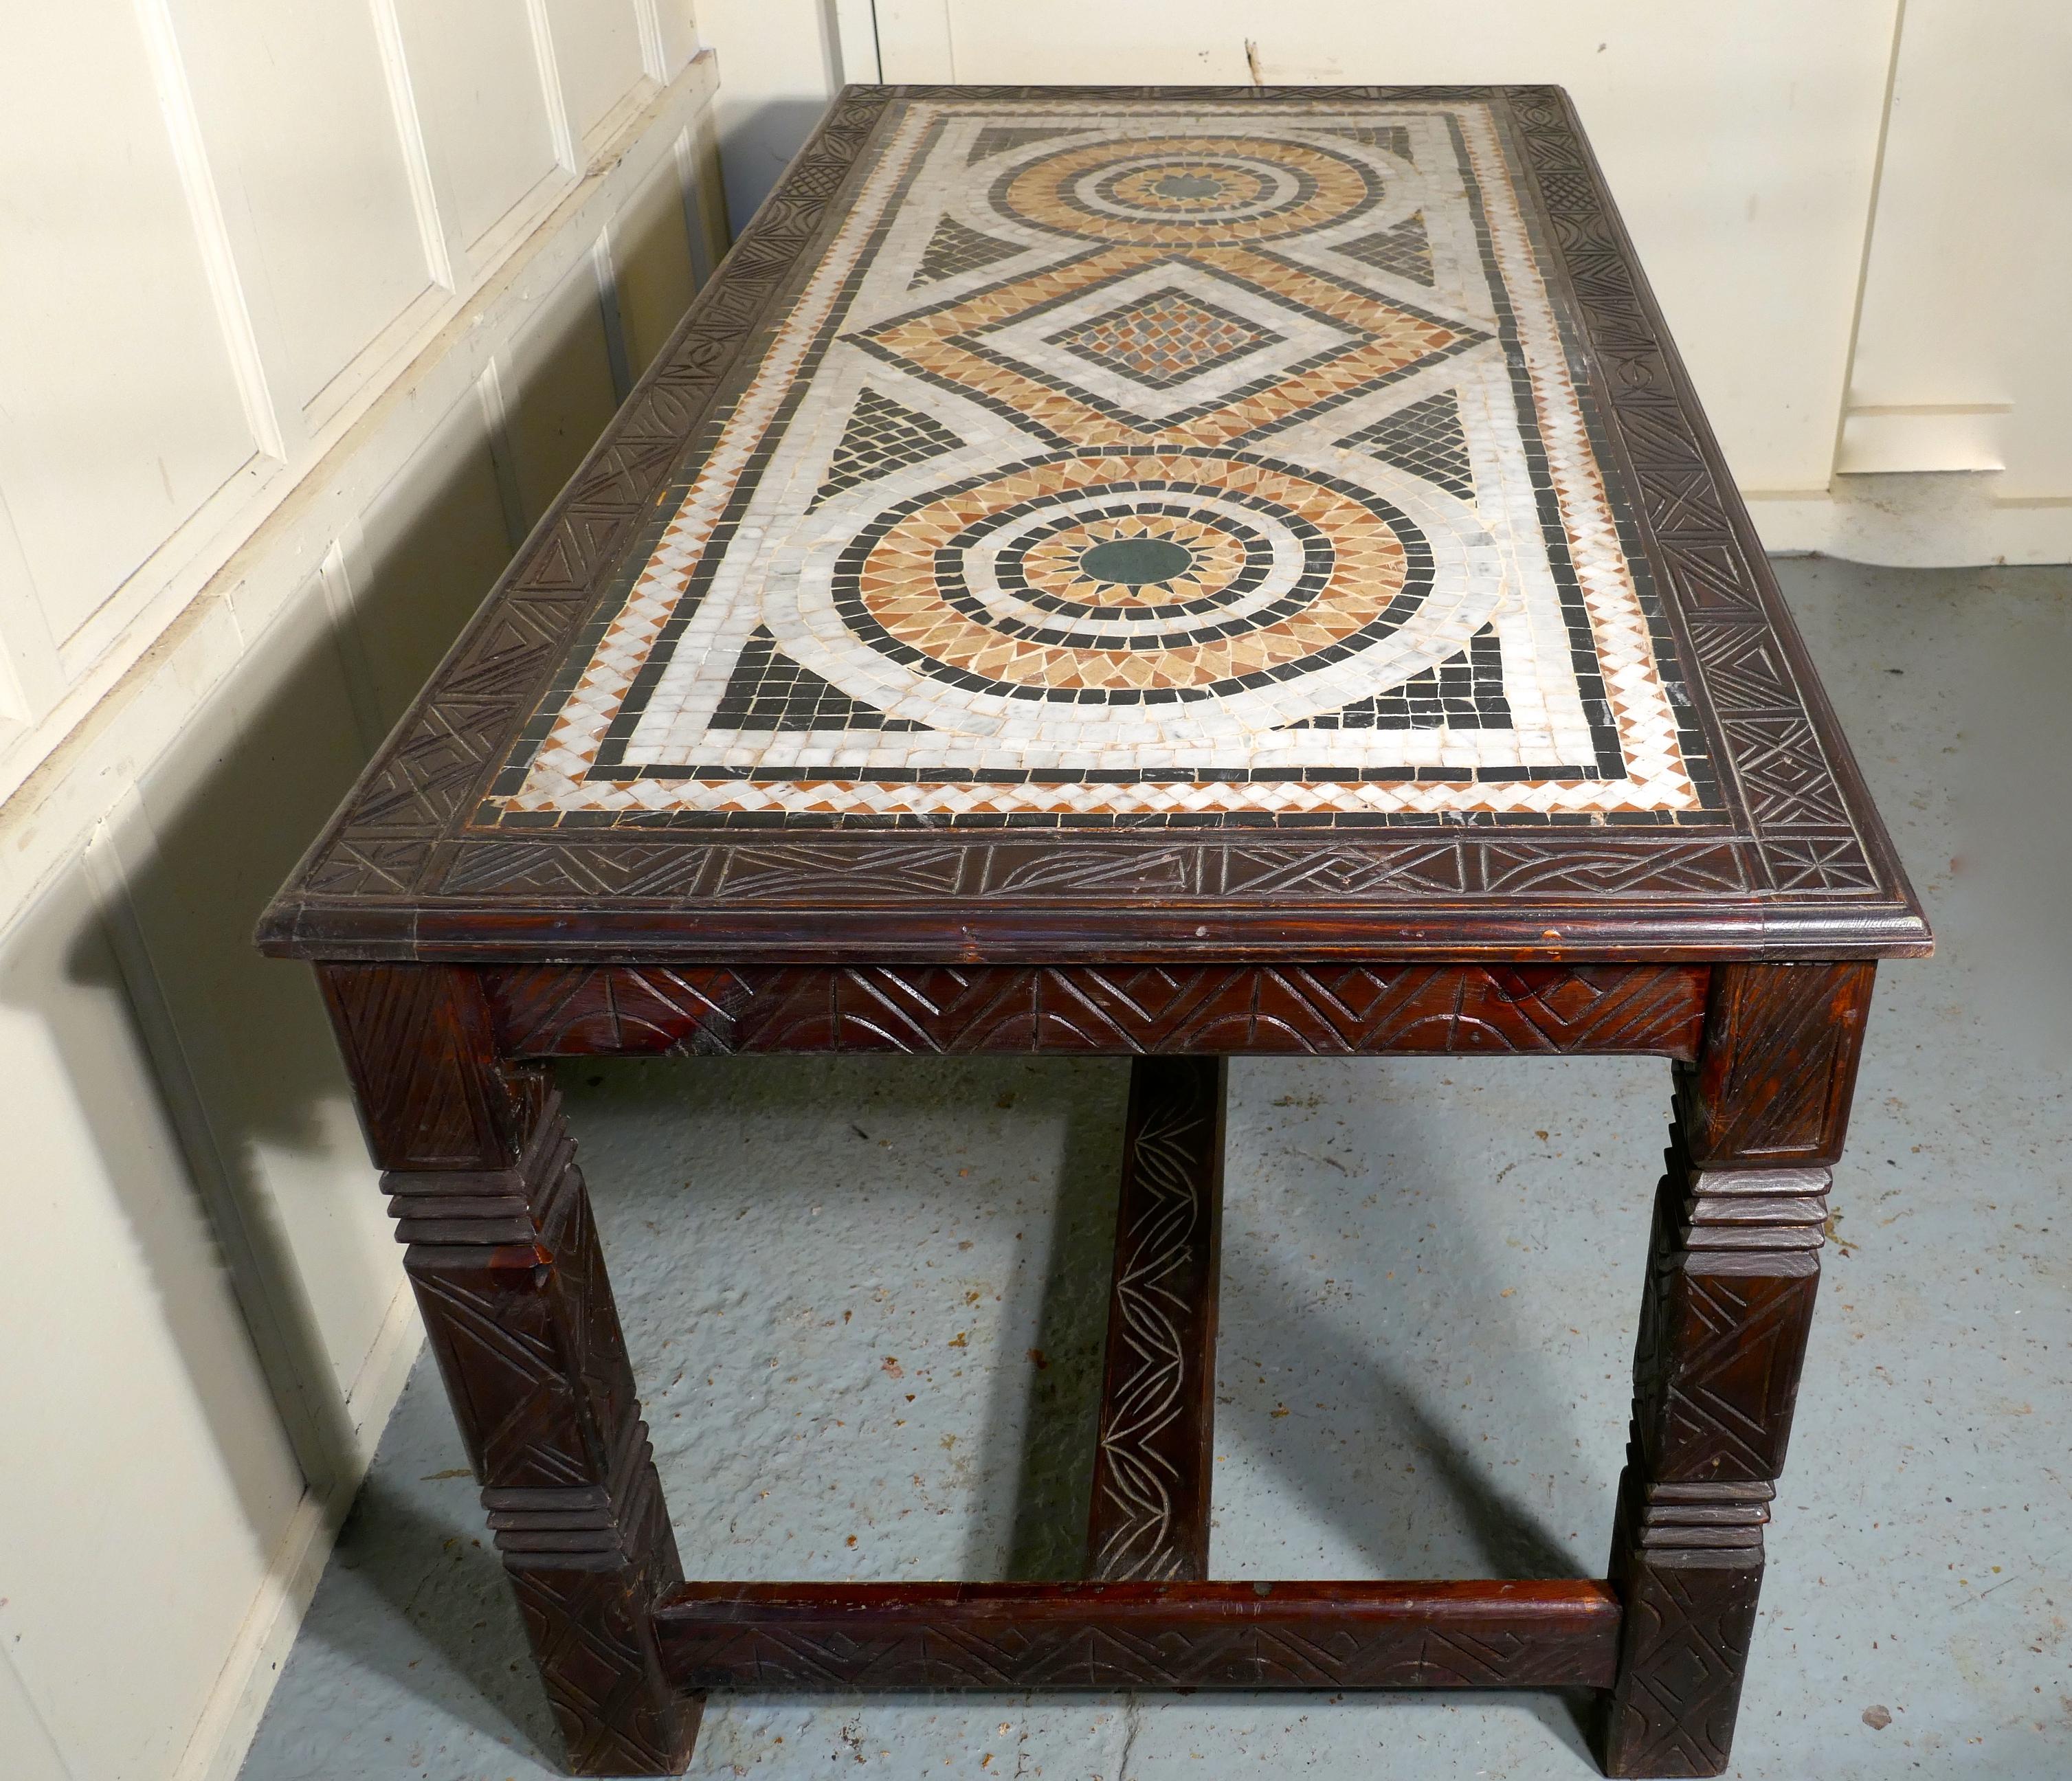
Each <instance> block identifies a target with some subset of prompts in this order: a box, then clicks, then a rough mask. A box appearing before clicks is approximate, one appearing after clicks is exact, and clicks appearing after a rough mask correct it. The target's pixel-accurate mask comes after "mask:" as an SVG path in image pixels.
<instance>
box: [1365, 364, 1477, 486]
mask: <svg viewBox="0 0 2072 1781" xmlns="http://www.w3.org/2000/svg"><path fill="white" fill-rule="evenodd" d="M1345 443H1346V445H1358V446H1359V447H1360V448H1361V449H1363V450H1366V451H1370V452H1371V453H1374V455H1375V457H1377V458H1380V459H1381V460H1382V461H1383V462H1384V463H1389V464H1394V465H1396V466H1397V467H1398V468H1399V469H1401V470H1408V471H1409V472H1410V474H1412V476H1421V477H1423V478H1424V479H1425V480H1426V481H1427V482H1437V484H1438V485H1439V486H1440V487H1441V488H1442V489H1444V490H1445V491H1446V492H1447V493H1448V494H1457V495H1458V496H1459V497H1460V498H1461V499H1462V500H1463V501H1472V500H1474V498H1475V473H1474V467H1473V466H1471V465H1470V463H1469V462H1468V439H1467V435H1466V433H1463V432H1462V431H1461V404H1460V402H1459V400H1458V399H1457V398H1456V397H1455V396H1454V395H1453V392H1452V391H1451V390H1442V391H1441V392H1440V393H1439V394H1438V395H1437V396H1427V397H1425V399H1424V400H1423V401H1421V402H1413V403H1412V404H1410V406H1409V407H1408V408H1400V409H1399V410H1397V412H1395V413H1394V414H1392V415H1390V416H1388V417H1387V419H1385V420H1381V421H1376V422H1375V424H1374V425H1372V426H1371V427H1363V428H1362V429H1360V431H1359V432H1358V433H1351V434H1349V435H1348V436H1347V437H1346V441H1345Z"/></svg>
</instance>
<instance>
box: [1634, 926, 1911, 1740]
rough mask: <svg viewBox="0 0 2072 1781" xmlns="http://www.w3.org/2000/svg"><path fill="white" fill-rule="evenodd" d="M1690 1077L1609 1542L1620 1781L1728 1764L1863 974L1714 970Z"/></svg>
mask: <svg viewBox="0 0 2072 1781" xmlns="http://www.w3.org/2000/svg"><path fill="white" fill-rule="evenodd" d="M1720 979H1721V980H1720V982H1719V983H1717V985H1716V988H1715V991H1714V995H1715V1001H1714V1005H1713V1009H1712V1017H1711V1019H1710V1020H1708V1024H1707V1028H1706V1048H1705V1050H1704V1053H1703V1054H1702V1055H1701V1056H1700V1058H1699V1060H1698V1061H1697V1063H1696V1065H1695V1066H1692V1067H1688V1068H1686V1069H1682V1070H1680V1071H1679V1085H1678V1094H1677V1097H1676V1114H1675V1122H1674V1124H1673V1126H1672V1127H1671V1136H1670V1146H1669V1152H1668V1158H1667V1162H1668V1169H1667V1174H1666V1175H1665V1176H1663V1181H1662V1185H1661V1188H1660V1190H1659V1193H1658V1195H1657V1198H1656V1202H1655V1227H1654V1232H1653V1234H1652V1237H1651V1241H1650V1247H1649V1261H1648V1277H1647V1286H1646V1293H1645V1295H1644V1298H1643V1300H1642V1308H1641V1329H1640V1340H1639V1344H1638V1349H1637V1351H1636V1354H1635V1358H1634V1420H1633V1433H1632V1436H1631V1439H1630V1444H1629V1448H1628V1454H1627V1460H1626V1471H1625V1474H1624V1475H1623V1477H1622V1479H1621V1481H1620V1487H1619V1499H1618V1519H1617V1522H1616V1525H1615V1526H1614V1532H1613V1536H1612V1557H1611V1567H1610V1569H1611V1576H1612V1582H1613V1583H1614V1586H1616V1587H1617V1588H1618V1590H1619V1593H1620V1596H1621V1598H1622V1602H1623V1603H1624V1605H1625V1610H1626V1618H1625V1623H1624V1627H1623V1633H1622V1644H1621V1649H1620V1656H1619V1673H1618V1680H1617V1681H1616V1683H1615V1684H1614V1687H1613V1689H1612V1692H1611V1693H1610V1696H1609V1701H1608V1702H1607V1723H1606V1728H1605V1769H1606V1771H1607V1772H1608V1773H1609V1774H1611V1775H1718V1774H1720V1773H1721V1772H1722V1771H1724V1770H1725V1767H1726V1766H1727V1762H1728V1758H1729V1752H1730V1751H1731V1749H1732V1746H1733V1731H1734V1718H1735V1714H1736V1713H1737V1709H1738V1708H1739V1705H1740V1702H1741V1684H1742V1679H1743V1677H1744V1676H1745V1673H1746V1670H1747V1665H1748V1659H1749V1639H1750V1637H1751V1635H1753V1631H1754V1630H1755V1619H1756V1607H1757V1596H1758V1594H1759V1593H1760V1590H1761V1588H1762V1566H1763V1533H1762V1530H1763V1527H1764V1525H1765V1524H1766V1522H1767V1521H1768V1520H1769V1519H1770V1499H1771V1497H1772V1496H1773V1495H1774V1491H1775V1487H1776V1480H1777V1478H1778V1474H1779V1472H1780V1471H1782V1469H1783V1465H1784V1451H1785V1443H1786V1440H1787V1438H1789V1436H1790V1430H1791V1413H1792V1407H1793V1406H1794V1402H1795V1401H1796V1400H1797V1397H1798V1393H1799V1372H1800V1369H1801V1367H1802V1365H1803V1362H1804V1360H1805V1355H1806V1342H1807V1332H1808V1331H1809V1330H1810V1328H1811V1323H1812V1318H1813V1300H1814V1295H1815V1291H1816V1289H1817V1288H1818V1287H1819V1267H1820V1260H1819V1251H1820V1245H1821V1241H1822V1231H1823V1225H1824V1224H1825V1221H1826V1219H1827V1191H1828V1187H1829V1184H1830V1181H1831V1174H1830V1172H1829V1170H1828V1169H1827V1167H1808V1166H1794V1167H1776V1166H1775V1163H1776V1161H1777V1159H1778V1158H1780V1157H1782V1158H1785V1159H1788V1160H1790V1162H1791V1163H1794V1164H1797V1165H1803V1164H1805V1163H1810V1162H1812V1161H1815V1160H1819V1161H1822V1162H1825V1161H1831V1160H1832V1159H1834V1158H1835V1157H1836V1155H1838V1154H1839V1152H1840V1147H1841V1138H1842V1132H1843V1128H1844V1125H1845V1123H1846V1121H1847V1118H1848V1091H1849V1088H1850V1085H1852V1083H1853V1081H1854V1079H1855V1074H1856V1058H1857V1056H1858V1053H1859V1051H1860V1045H1861V1042H1862V1037H1863V1028H1864V1015H1865V1012H1867V1009H1868V1002H1869V996H1870V987H1871V986H1870V971H1869V970H1868V968H1867V967H1864V966H1852V965H1798V966H1791V965H1777V966H1742V967H1737V968H1736V969H1734V970H1733V971H1723V972H1722V973H1721V974H1720Z"/></svg>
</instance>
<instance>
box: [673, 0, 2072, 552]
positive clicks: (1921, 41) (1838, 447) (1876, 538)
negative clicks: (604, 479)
mask: <svg viewBox="0 0 2072 1781" xmlns="http://www.w3.org/2000/svg"><path fill="white" fill-rule="evenodd" d="M700 17H701V20H702V22H703V25H704V30H705V39H706V41H708V42H709V43H713V44H716V45H717V47H718V49H719V53H720V55H721V58H722V62H723V64H724V65H725V68H726V81H725V83H724V85H723V86H722V91H721V94H720V121H721V130H722V137H723V139H724V141H725V142H726V181H727V195H728V199H729V202H730V205H731V207H732V210H733V213H734V217H735V219H736V220H737V221H738V220H740V219H741V218H742V217H743V216H745V215H746V213H747V211H749V210H750V209H752V208H753V207H754V205H755V204H756V203H758V202H759V201H760V199H761V198H762V196H763V193H764V192H765V191H767V189H768V188H769V186H770V183H771V181H772V180H773V179H775V176H776V174H777V172H778V170H779V169H780V168H782V166H783V164H784V162H785V160H786V158H787V157H788V156H789V154H791V150H792V149H793V148H795V147H796V146H797V144H798V142H799V141H800V138H801V137H802V135H803V133H804V128H805V125H806V121H807V120H808V119H809V118H810V117H812V115H813V114H814V113H816V112H817V110H818V109H819V107H820V105H821V104H822V103H824V100H825V98H826V96H827V95H828V92H831V91H832V90H833V86H834V85H835V84H838V83H839V81H840V80H843V79H847V80H876V79H878V78H881V73H880V71H881V70H882V78H883V79H885V80H960V81H972V82H1014V83H1020V82H1036V83H1043V82H1074V81H1084V82H1090V83H1097V82H1103V81H1108V82H1122V81H1129V82H1134V81H1170V82H1190V81H1196V82H1198V81H1213V82H1217V83H1222V84H1233V85H1243V84H1246V83H1247V82H1248V81H1252V80H1261V81H1265V82H1268V83H1271V84H1289V85H1303V84H1317V83H1324V82H1337V81H1351V82H1363V83H1364V82H1375V81H1383V82H1418V81H1427V82H1448V81H1462V82H1482V81H1552V82H1557V83H1559V84H1561V85H1563V86H1565V87H1566V88H1568V91H1569V92H1571V93H1572V94H1573V95H1574V96H1575V99H1576V101H1577V105H1578V106H1579V108H1580V109H1581V112H1582V115H1583V121H1584V123H1585V125H1586V126H1587V127H1588V129H1589V132H1590V136H1591V139H1592V141H1593V143H1594V144H1595V146H1596V148H1597V154H1598V157H1599V158H1600V159H1601V161H1602V162H1603V163H1604V166H1605V173H1606V174H1607V176H1608V177H1609V179H1610V181H1611V183H1612V187H1613V189H1614V192H1615V193H1616V194H1617V195H1618V201H1619V207H1620V209H1621V211H1622V212H1623V214H1624V215H1625V217H1626V222H1627V224H1628V225H1629V226H1630V228H1631V229H1632V232H1633V234H1634V240H1636V242H1637V243H1638V246H1639V249H1640V253H1641V257H1642V261H1644V262H1645V263H1646V268H1647V271H1648V274H1649V277H1650V278H1651V281H1652V282H1653V284H1654V285H1655V291H1656V293H1657V295H1658V296H1659V297H1660V298H1661V300H1662V304H1663V309H1664V310H1666V311H1667V314H1668V317H1669V320H1670V323H1671V326H1672V327H1673V328H1674V329H1675V333H1676V338H1677V340H1678V343H1679V344H1680V346H1681V347H1683V352H1684V355H1685V357H1686V358H1687V359H1688V360H1689V362H1690V365H1691V370H1692V375H1693V376H1694V377H1695V378H1696V382H1697V385H1698V389H1699V392H1700V395H1701V396H1702V397H1703V398H1704V404H1705V407H1706V410H1707V412H1708V414H1709V415H1710V417H1711V418H1712V423H1713V425H1714V426H1715V427H1716V429H1717V430H1718V432H1719V434H1720V443H1721V444H1722V445H1723V446H1724V447H1725V451H1726V454H1727V458H1728V461H1729V463H1730V464H1731V465H1732V466H1733V469H1734V472H1735V474H1736V477H1737V479H1738V480H1739V482H1740V483H1741V489H1742V491H1743V493H1744V494H1745V495H1746V496H1747V497H1748V499H1749V507H1750V509H1751V511H1753V515H1754V517H1755V521H1756V524H1757V527H1759V528H1760V529H1761V531H1762V536H1763V538H1764V540H1765V541H1766V543H1767V544H1769V545H1770V548H1772V549H1774V550H1786V551H1789V550H1819V551H1829V552H1835V553H1836V554H1839V555H1844V556H1856V557H1860V558H1863V559H1865V560H1870V561H1874V562H1891V563H1915V564H1938V563H1942V564H1951V563H1984V562H1991V561H1994V560H2005V561H2012V562H2060V561H2064V560H2068V559H2072V420H2068V417H2072V328H2067V327H2066V326H2065V325H2064V319H2063V318H2064V314H2065V311H2066V291H2067V289H2072V203H2068V202H2067V199H2066V193H2067V192H2068V191H2072V108H2069V107H2067V106H2066V104H2065V102H2064V94H2065V92H2066V89H2067V88H2068V86H2072V8H2068V7H2066V6H2065V5H2064V4H2063V3H2062V0H1823V3H1822V4H1819V5H1807V4H1805V3H1804V0H1710V3H1708V4H1705V5H1694V4H1681V5H1666V4H1662V3H1660V0H1653V3H1651V0H1563V3H1562V4H1560V5H1559V6H1553V5H1548V4H1547V3H1546V0H1469V3H1467V4H1440V5H1434V4H1433V0H1302V3H1301V4H1299V5H1285V4H1274V3H1271V0H1129V3H1128V4H1127V5H1118V4H1116V0H1016V3H1014V4H1013V5H1007V4H1003V3H1001V0H875V3H873V0H701V5H700ZM737 46H738V47H737Z"/></svg>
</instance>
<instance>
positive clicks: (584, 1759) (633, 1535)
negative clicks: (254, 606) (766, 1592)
mask: <svg viewBox="0 0 2072 1781" xmlns="http://www.w3.org/2000/svg"><path fill="white" fill-rule="evenodd" d="M322 975H323V985H324V992H325V998H326V1000H327V1002H328V1003H329V1004H330V1007H331V1018H332V1021H333V1024H334V1025H335V1027H336V1028H337V1031H338V1035H339V1043H340V1044H341V1046H342V1047H343V1050H344V1052H345V1055H346V1059H347V1065H348V1066H349V1068H350V1069H351V1070H352V1076H353V1080H354V1082H355V1085H356V1087H357V1090H358V1091H359V1095H360V1108H361V1113H362V1116H363V1118H364V1121H365V1123H366V1126H367V1131H368V1141H369V1143H371V1144H372V1147H373V1149H374V1151H375V1155H376V1160H377V1161H378V1162H379V1163H380V1164H381V1165H382V1167H383V1168H384V1170H385V1171H386V1173H385V1174H384V1176H383V1184H384V1187H386V1188H387V1189H388V1191H389V1193H390V1195H391V1196H393V1197H392V1198H391V1200H390V1201H389V1210H390V1211H391V1213H393V1214H394V1216H395V1217H396V1219H397V1236H398V1237H399V1238H400V1239H401V1241H405V1242H406V1243H408V1244H409V1245H410V1246H409V1251H408V1253H407V1254H405V1258H404V1266H405V1268H406V1269H407V1270H408V1271H409V1276H410V1280H411V1283H412V1285H413V1287H415V1288H416V1289H417V1305H418V1308H419V1310H420V1311H421V1312H422V1314H423V1316H424V1319H425V1327H426V1330H427V1331H428V1332H429V1333H430V1337H431V1342H432V1348H433V1352H434V1353H435V1354H437V1356H438V1362H439V1370H440V1372H441V1373H442V1375H443V1376H444V1377H445V1380H446V1391H447V1393H448V1395H449V1396H450V1397H451V1399H452V1401H453V1407H454V1415H455V1417H456V1418H457V1419H458V1422H459V1423H460V1428H461V1434H462V1436H463V1438H464V1439H465V1441H466V1442H467V1451H468V1458H469V1459H470V1460H471V1462H472V1463H473V1464H474V1467H475V1476H476V1477H477V1478H478V1479H479V1480H480V1481H481V1483H482V1486H483V1491H482V1500H483V1505H484V1507H485V1508H487V1510H488V1511H489V1525H490V1526H491V1529H494V1530H495V1539H496V1545H497V1549H498V1550H499V1551H500V1552H501V1553H503V1555H504V1567H505V1569H506V1570H507V1571H508V1573H509V1574H510V1577H511V1581H512V1586H513V1587H514V1588H515V1589H516V1592H517V1595H518V1600H519V1605H520V1607H521V1608H522V1609H523V1611H524V1617H525V1626H526V1630H527V1631H528V1634H529V1635H530V1636H531V1639H532V1653H533V1656H534V1659H535V1660H536V1661H537V1663H538V1664H539V1667H540V1674H541V1678H542V1680H544V1681H545V1685H546V1689H547V1693H548V1697H549V1699H550V1700H551V1701H552V1702H553V1708H554V1714H555V1717H556V1718H557V1720H559V1721H560V1723H561V1731H562V1734H563V1736H564V1737H565V1738H566V1739H567V1741H568V1748H569V1767H570V1769H571V1771H573V1772H574V1773H576V1774H578V1775H676V1774H679V1773H680V1772H681V1771H683V1770H684V1768H685V1767H686V1766H687V1765H688V1763H689V1760H690V1754H691V1744H692V1741H693V1738H695V1737H696V1735H697V1724H698V1716H699V1712H700V1705H701V1703H700V1698H699V1697H696V1696H680V1695H678V1694H676V1693H675V1692H674V1691H673V1690H672V1689H671V1687H670V1685H669V1684H668V1681H667V1680H665V1679H664V1676H663V1672H662V1668H661V1662H660V1654H659V1652H658V1650H657V1648H656V1641H655V1634H654V1627H653V1624H652V1615H653V1609H654V1605H655V1602H656V1598H657V1597H658V1596H660V1595H661V1594H664V1593H665V1592H667V1591H668V1590H671V1589H672V1588H674V1587H675V1586H676V1585H678V1584H680V1582H682V1581H683V1571H682V1568H681V1566H680V1564H679V1562H678V1561H677V1557H676V1537H675V1536H674V1535H673V1534H672V1532H671V1531H670V1528H669V1521H668V1513H667V1512H666V1511H665V1509H664V1507H663V1503H662V1496H661V1487H660V1480H659V1479H657V1477H656V1472H655V1467H654V1463H653V1460H652V1458H651V1456H650V1450H649V1447H648V1429H647V1425H646V1424H645V1423H644V1422H642V1421H641V1419H640V1406H639V1401H638V1399H637V1398H636V1397H635V1395H634V1389H633V1375H632V1372H631V1368H630V1367H629V1366H628V1364H627V1357H626V1344H625V1340H624V1338H623V1336H622V1334H621V1333H620V1330H619V1313H618V1309H617V1307H615V1305H614V1304H613V1303H612V1298H611V1282H610V1281H609V1280H608V1279H606V1276H605V1271H604V1258H603V1255H602V1252H601V1251H600V1250H599V1249H598V1239H597V1230H596V1226H595V1225H594V1223H593V1221H592V1219H591V1216H590V1196H589V1194H588V1192H587V1191H586V1189H585V1188H584V1185H583V1179H582V1172H581V1171H580V1170H579V1169H578V1167H576V1161H575V1146H574V1142H573V1140H572V1139H570V1138H569V1135H568V1129H567V1126H566V1124H565V1122H564V1121H563V1119H562V1118H561V1108H560V1102H559V1099H558V1098H557V1096H556V1095H555V1094H553V1090H552V1088H551V1085H549V1082H548V1081H547V1079H546V1077H545V1076H544V1075H543V1074H541V1073H535V1072H530V1071H521V1070H516V1069H510V1068H508V1067H506V1066H504V1065H501V1064H500V1062H499V1061H498V1059H497V1057H496V1054H495V1045H494V1042H493V1040H492V1039H491V1033H490V1025H489V1015H488V1008H487V1004H486V1003H484V1001H483V998H482V994H481V990H480V987H479V982H478V980H477V979H476V977H475V974H474V973H473V972H472V971H467V970H465V969H462V968H458V967H453V966H436V965H410V966H387V965H380V966H359V965H353V966H338V965H334V966H325V967H323V972H322Z"/></svg>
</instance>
